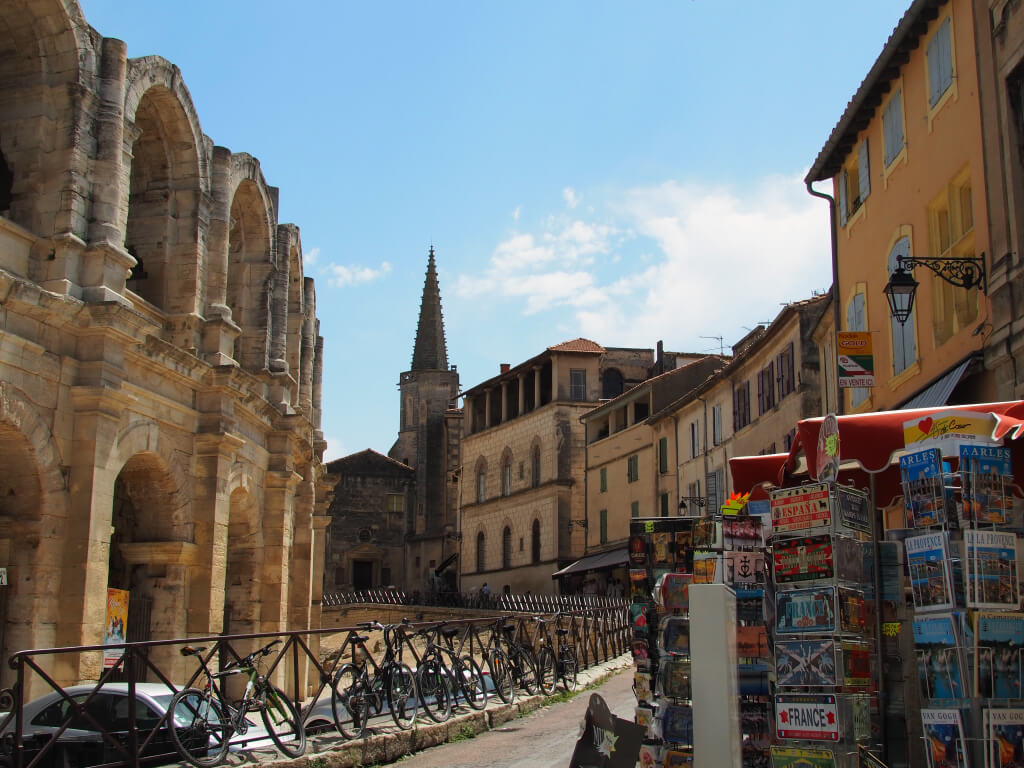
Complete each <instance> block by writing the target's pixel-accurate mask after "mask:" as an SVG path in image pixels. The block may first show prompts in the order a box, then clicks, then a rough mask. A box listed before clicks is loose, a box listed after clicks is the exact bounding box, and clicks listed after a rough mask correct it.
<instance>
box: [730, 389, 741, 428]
mask: <svg viewBox="0 0 1024 768" xmlns="http://www.w3.org/2000/svg"><path fill="white" fill-rule="evenodd" d="M739 415H740V390H739V387H737V386H736V385H735V384H733V386H732V431H733V432H736V431H738V430H739V428H740V426H739V424H740V419H739Z"/></svg>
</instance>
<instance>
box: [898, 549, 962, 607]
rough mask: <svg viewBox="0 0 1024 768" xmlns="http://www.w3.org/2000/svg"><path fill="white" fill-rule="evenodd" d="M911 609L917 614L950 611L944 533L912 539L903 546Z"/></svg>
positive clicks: (947, 563) (951, 604)
mask: <svg viewBox="0 0 1024 768" xmlns="http://www.w3.org/2000/svg"><path fill="white" fill-rule="evenodd" d="M903 545H904V547H905V548H906V551H907V569H908V570H909V571H910V588H911V593H912V595H913V598H914V607H915V608H916V609H917V610H918V611H941V610H946V611H949V610H952V608H953V589H952V583H951V573H950V560H949V546H948V537H947V534H945V533H926V534H924V535H923V536H912V537H910V538H909V539H907V540H906V541H905V542H904V543H903Z"/></svg>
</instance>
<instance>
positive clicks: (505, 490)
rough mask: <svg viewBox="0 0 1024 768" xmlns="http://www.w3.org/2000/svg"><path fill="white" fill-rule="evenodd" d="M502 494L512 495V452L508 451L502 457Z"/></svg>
mask: <svg viewBox="0 0 1024 768" xmlns="http://www.w3.org/2000/svg"><path fill="white" fill-rule="evenodd" d="M501 495H502V496H511V495H512V454H511V452H506V453H505V455H504V456H503V457H502V459H501Z"/></svg>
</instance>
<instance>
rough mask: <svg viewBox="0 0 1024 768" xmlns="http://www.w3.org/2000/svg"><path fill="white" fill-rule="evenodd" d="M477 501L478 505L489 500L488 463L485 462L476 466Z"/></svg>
mask: <svg viewBox="0 0 1024 768" xmlns="http://www.w3.org/2000/svg"><path fill="white" fill-rule="evenodd" d="M476 500H477V503H478V504H483V503H484V501H486V500H487V463H486V462H484V461H481V462H480V463H479V464H477V466H476Z"/></svg>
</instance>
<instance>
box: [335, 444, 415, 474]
mask: <svg viewBox="0 0 1024 768" xmlns="http://www.w3.org/2000/svg"><path fill="white" fill-rule="evenodd" d="M370 465H377V466H385V467H391V468H394V469H404V470H406V471H409V472H412V471H413V468H412V467H410V466H409V465H408V464H403V463H402V462H400V461H397V460H396V459H392V458H391V457H390V456H385V455H384V454H383V453H380V452H378V451H375V450H373V448H367V449H366V450H365V451H359V452H357V453H350V454H349V455H348V456H342V457H341V458H340V459H335V460H334V461H329V462H327V471H328V472H337V471H338V470H341V469H350V470H351V469H355V468H359V469H362V470H366V469H367V468H368V467H369V466H370Z"/></svg>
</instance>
